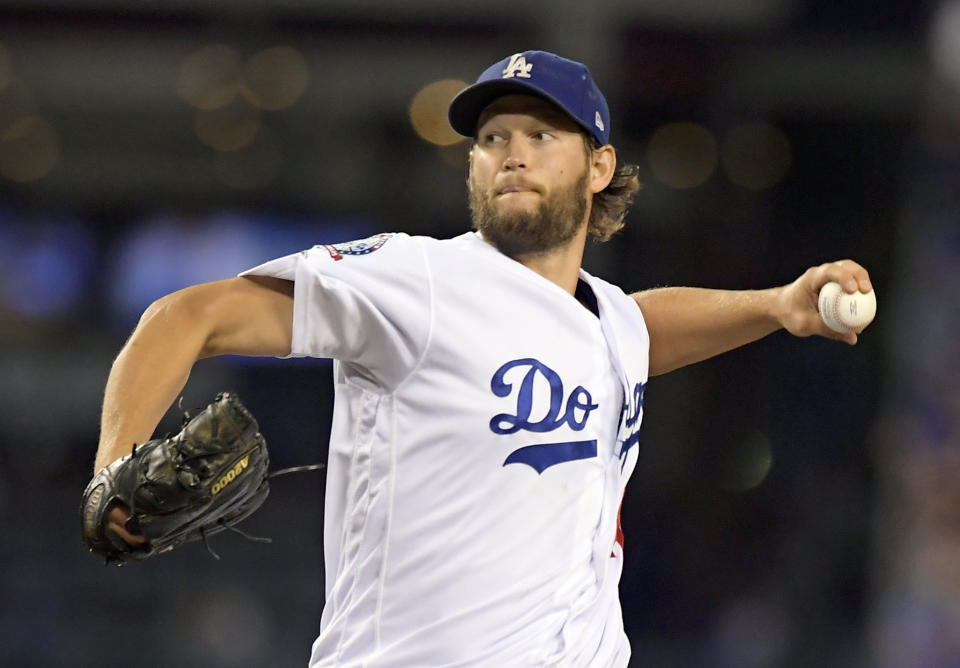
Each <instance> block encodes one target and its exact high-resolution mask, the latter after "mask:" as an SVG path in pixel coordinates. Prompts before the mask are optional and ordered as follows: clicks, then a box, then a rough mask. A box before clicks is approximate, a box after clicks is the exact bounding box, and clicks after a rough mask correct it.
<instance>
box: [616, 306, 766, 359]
mask: <svg viewBox="0 0 960 668" xmlns="http://www.w3.org/2000/svg"><path fill="white" fill-rule="evenodd" d="M780 291H781V288H771V289H768V290H737V291H732V290H710V289H705V288H681V287H674V288H657V289H654V290H646V291H643V292H637V293H635V294H634V295H633V298H634V299H635V300H636V302H637V304H639V305H640V310H641V311H642V312H643V317H644V320H646V323H647V329H648V331H649V333H650V375H658V374H662V373H666V372H668V371H672V370H674V369H678V368H680V367H682V366H686V365H688V364H693V363H695V362H700V361H702V360H705V359H708V358H710V357H713V356H715V355H719V354H720V353H724V352H726V351H728V350H732V349H734V348H737V347H739V346H742V345H744V344H747V343H750V342H752V341H756V340H757V339H760V338H762V337H764V336H766V335H768V334H770V333H771V332H775V331H776V330H778V329H780V327H781V324H780V318H779V316H778V313H777V308H778V297H779V295H780Z"/></svg>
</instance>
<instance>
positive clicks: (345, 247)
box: [323, 232, 394, 261]
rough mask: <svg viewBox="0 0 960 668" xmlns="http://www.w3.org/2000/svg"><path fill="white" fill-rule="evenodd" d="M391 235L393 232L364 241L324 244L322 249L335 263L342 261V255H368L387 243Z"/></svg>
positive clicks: (376, 235)
mask: <svg viewBox="0 0 960 668" xmlns="http://www.w3.org/2000/svg"><path fill="white" fill-rule="evenodd" d="M393 235H394V233H393V232H383V233H381V234H375V235H373V236H372V237H367V238H366V239H358V240H356V241H347V242H344V243H342V244H324V246H323V248H326V249H327V252H328V253H330V257H332V258H333V259H334V260H335V261H336V260H342V259H343V256H344V255H369V254H370V253H372V252H373V251H375V250H377V249H378V248H380V247H381V246H383V244H385V243H387V241H389V240H390V237H392V236H393Z"/></svg>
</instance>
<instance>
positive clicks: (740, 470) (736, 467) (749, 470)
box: [720, 431, 773, 492]
mask: <svg viewBox="0 0 960 668" xmlns="http://www.w3.org/2000/svg"><path fill="white" fill-rule="evenodd" d="M771 468H773V450H772V448H771V447H770V441H769V439H768V438H767V437H766V436H765V435H764V434H763V433H761V432H760V431H753V432H752V433H750V434H748V435H747V437H746V438H744V439H743V440H742V441H741V442H740V443H739V444H737V445H736V446H735V447H733V448H731V450H730V452H728V453H727V457H726V459H725V460H724V462H723V465H722V466H721V467H720V476H721V477H720V487H721V488H722V489H724V490H726V491H728V492H746V491H748V490H751V489H753V488H755V487H757V486H758V485H759V484H760V483H762V482H763V481H764V480H765V479H766V477H767V475H768V474H769V473H770V469H771Z"/></svg>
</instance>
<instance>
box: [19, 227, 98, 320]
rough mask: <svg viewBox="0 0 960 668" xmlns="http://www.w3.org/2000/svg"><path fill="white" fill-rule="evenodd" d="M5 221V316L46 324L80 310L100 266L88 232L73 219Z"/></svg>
mask: <svg viewBox="0 0 960 668" xmlns="http://www.w3.org/2000/svg"><path fill="white" fill-rule="evenodd" d="M2 218H3V222H2V223H0V265H2V266H3V268H4V271H3V275H2V276H0V307H2V308H0V311H7V312H10V313H14V314H16V315H18V316H20V317H22V318H27V319H31V320H44V319H49V318H54V317H57V316H62V315H64V314H65V313H67V312H68V311H69V310H70V309H72V308H74V307H76V305H77V304H78V303H79V302H80V300H81V299H83V297H84V296H85V294H86V292H87V290H88V289H89V288H90V277H91V275H92V272H93V266H94V264H95V249H94V245H93V240H92V239H91V238H90V233H89V230H87V228H86V227H85V226H84V225H83V224H82V223H81V222H80V221H79V220H74V219H60V220H51V219H46V220H42V219H41V220H37V219H22V218H21V219H17V218H13V217H10V216H7V215H3V216H2Z"/></svg>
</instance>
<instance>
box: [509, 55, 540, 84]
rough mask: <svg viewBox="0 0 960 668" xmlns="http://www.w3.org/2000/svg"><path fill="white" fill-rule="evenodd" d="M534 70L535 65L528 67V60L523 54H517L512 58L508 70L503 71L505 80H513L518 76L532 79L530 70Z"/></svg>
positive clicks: (531, 64)
mask: <svg viewBox="0 0 960 668" xmlns="http://www.w3.org/2000/svg"><path fill="white" fill-rule="evenodd" d="M532 69H533V63H530V64H529V65H527V59H526V58H524V57H523V54H520V53H515V54H513V55H512V56H510V62H509V63H508V64H507V67H506V69H504V70H503V78H504V79H512V78H513V77H514V76H518V77H520V78H522V79H529V78H530V70H532Z"/></svg>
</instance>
